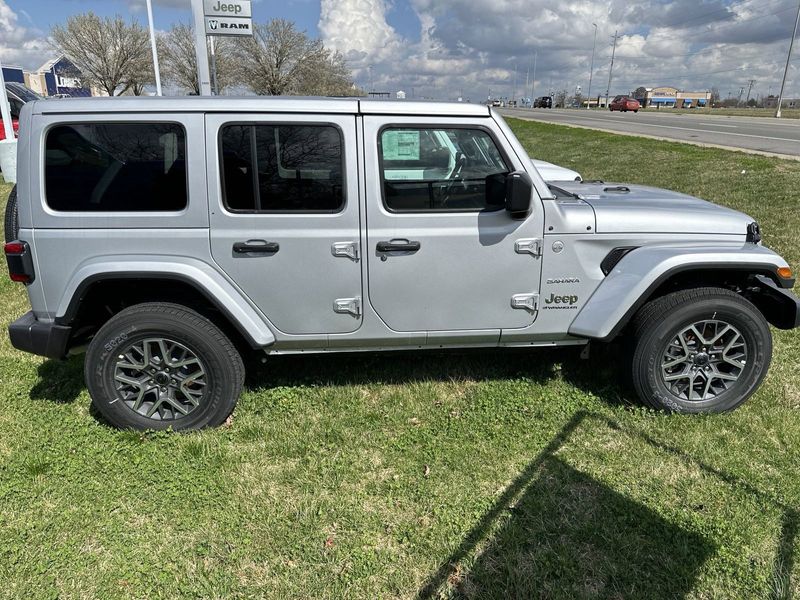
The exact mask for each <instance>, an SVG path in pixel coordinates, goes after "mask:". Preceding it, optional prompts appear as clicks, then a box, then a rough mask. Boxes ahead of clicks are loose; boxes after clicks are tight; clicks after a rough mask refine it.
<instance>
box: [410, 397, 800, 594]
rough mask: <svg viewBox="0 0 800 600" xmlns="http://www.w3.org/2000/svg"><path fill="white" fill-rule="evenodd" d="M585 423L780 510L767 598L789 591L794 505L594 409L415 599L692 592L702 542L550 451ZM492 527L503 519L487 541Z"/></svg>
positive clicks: (565, 432)
mask: <svg viewBox="0 0 800 600" xmlns="http://www.w3.org/2000/svg"><path fill="white" fill-rule="evenodd" d="M586 419H596V420H599V421H601V422H603V423H604V424H605V425H607V426H608V427H610V428H612V429H614V430H617V431H620V433H624V434H627V435H631V436H634V437H638V438H639V439H640V440H642V441H644V442H645V443H647V444H649V445H651V446H653V447H654V448H657V449H659V450H661V451H663V452H665V453H667V454H670V455H673V456H674V457H675V458H677V459H678V460H680V461H682V462H685V463H687V464H691V465H693V466H695V467H697V468H699V469H700V470H702V471H703V472H704V473H706V474H707V475H709V476H712V477H715V478H718V479H720V480H721V481H724V482H725V483H727V484H728V485H730V486H734V487H737V488H739V489H741V490H744V491H746V492H747V493H750V494H752V495H754V496H756V497H758V498H760V499H762V500H765V501H767V502H770V503H772V504H773V505H775V506H776V507H778V508H779V509H780V510H782V511H783V515H784V516H783V520H782V524H781V531H780V534H779V535H780V537H779V539H778V544H777V551H776V555H775V558H774V561H773V573H772V589H771V590H769V594H768V595H769V596H770V597H773V598H789V597H790V596H791V589H792V585H791V573H792V569H793V567H794V563H793V548H794V543H795V539H796V537H797V534H798V526H799V525H800V515H798V512H797V510H796V509H795V508H794V507H791V506H786V505H785V504H784V503H783V502H782V501H781V500H780V499H778V498H775V497H774V496H772V495H771V494H769V493H764V492H762V491H760V490H758V489H757V488H755V487H753V486H752V485H750V484H749V483H747V482H746V481H742V480H740V479H738V478H737V477H735V476H733V475H731V474H729V473H726V472H724V471H722V470H720V469H717V468H716V467H713V466H711V465H708V464H706V463H704V462H703V461H699V460H697V459H695V458H693V457H692V456H691V455H689V454H688V453H686V452H684V451H683V450H681V449H679V448H676V447H674V446H670V445H668V444H665V443H663V442H661V441H659V440H657V439H655V438H653V437H652V436H649V435H647V434H644V433H641V432H638V431H635V430H632V429H629V428H626V427H623V426H622V425H620V424H619V423H618V422H616V421H614V420H611V419H608V418H606V417H603V416H601V415H597V414H594V413H590V412H587V411H579V412H578V413H576V414H575V415H573V417H572V418H571V419H570V420H569V421H568V422H567V423H566V424H565V425H564V427H563V428H562V429H561V431H560V432H559V433H558V434H557V435H556V436H555V437H554V438H553V439H552V440H551V441H550V443H549V444H548V445H547V446H546V447H545V448H544V449H543V450H542V452H541V453H539V455H538V456H537V457H536V458H535V459H534V460H533V461H531V462H530V463H529V464H528V466H527V467H526V468H525V470H524V471H523V472H522V473H521V474H520V475H519V476H518V477H517V478H516V479H515V480H514V481H513V482H512V483H511V484H510V485H509V486H508V487H507V488H506V490H505V491H504V492H503V494H502V495H501V496H500V497H499V498H498V499H497V501H496V502H495V503H494V504H493V506H492V507H491V508H490V509H489V510H488V511H487V512H486V513H485V514H484V515H483V517H482V518H481V520H480V521H479V522H478V523H477V524H476V525H475V527H473V529H472V530H471V531H470V532H469V533H468V534H467V535H466V537H465V538H464V539H463V540H462V542H461V544H460V545H459V547H458V548H457V549H456V550H455V551H454V552H453V554H452V555H451V556H450V557H449V558H448V560H446V561H445V562H443V563H442V564H441V565H440V566H439V568H438V569H437V570H436V571H435V572H433V573H432V574H431V575H430V576H429V577H428V579H427V581H426V582H425V584H424V585H423V586H422V587H421V588H420V590H419V592H418V594H417V598H418V600H421V599H428V598H434V597H438V596H440V595H447V596H456V597H459V596H463V597H468V598H475V597H478V598H513V597H516V598H532V597H544V598H554V597H556V598H580V597H593V598H594V597H615V598H616V597H619V598H682V597H685V596H686V595H687V594H688V593H689V592H690V591H691V590H692V586H693V585H694V581H695V579H696V577H697V574H698V571H699V569H700V567H701V566H702V564H703V562H704V561H705V560H706V559H707V558H708V557H709V556H711V554H712V553H713V552H714V550H715V548H714V546H713V545H712V544H711V543H710V542H709V541H708V540H706V539H705V538H703V537H702V536H701V535H699V534H698V533H696V532H691V531H686V530H684V529H682V528H680V527H678V526H676V525H674V524H671V523H669V522H667V521H665V520H664V519H663V518H661V517H660V516H658V515H657V514H655V513H654V512H652V511H651V510H649V509H648V508H646V507H644V506H642V505H640V504H638V503H636V502H633V501H632V500H630V499H628V498H625V497H624V496H622V495H621V494H619V493H618V492H615V491H613V490H611V489H610V488H608V487H607V486H605V485H603V484H601V483H599V482H597V481H595V480H594V479H592V478H591V477H589V476H587V475H586V474H584V473H581V472H580V471H577V470H576V469H575V468H573V467H571V466H569V465H567V464H566V463H564V462H563V461H562V460H560V459H559V458H557V457H556V453H557V452H558V450H559V449H560V448H561V447H562V446H564V444H565V443H566V442H567V441H568V439H569V438H570V437H571V436H572V434H573V433H575V431H576V430H577V429H578V427H579V426H580V425H581V423H582V422H583V421H585V420H586ZM509 513H510V514H509ZM498 523H502V524H501V525H500V527H499V528H498V531H497V533H495V534H494V536H493V537H491V538H490V532H491V531H492V530H494V529H495V527H496V525H497V524H498ZM476 552H477V553H478V554H477V556H476V557H475V560H474V563H472V564H470V557H471V556H474V555H475V554H476ZM448 585H449V586H450V587H451V589H450V590H449V592H448V591H447V590H446V589H445V586H448Z"/></svg>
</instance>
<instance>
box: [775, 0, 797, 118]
mask: <svg viewBox="0 0 800 600" xmlns="http://www.w3.org/2000/svg"><path fill="white" fill-rule="evenodd" d="M798 23H800V2H798V4H797V18H796V19H795V20H794V30H792V39H791V40H790V41H789V55H788V56H787V57H786V68H785V69H784V70H783V81H782V82H781V93H780V94H778V110H776V111H775V118H776V119H780V118H781V104H782V103H783V90H784V88H785V87H786V76H787V75H788V74H789V63H790V62H792V48H793V47H794V38H795V37H797V25H798Z"/></svg>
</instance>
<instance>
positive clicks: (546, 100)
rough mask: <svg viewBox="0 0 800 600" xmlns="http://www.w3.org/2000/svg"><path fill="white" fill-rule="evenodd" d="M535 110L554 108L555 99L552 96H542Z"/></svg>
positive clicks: (537, 101) (535, 105)
mask: <svg viewBox="0 0 800 600" xmlns="http://www.w3.org/2000/svg"><path fill="white" fill-rule="evenodd" d="M534 108H553V99H552V98H551V97H550V96H542V97H541V98H538V99H537V100H536V104H534Z"/></svg>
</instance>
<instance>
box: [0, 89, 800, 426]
mask: <svg viewBox="0 0 800 600" xmlns="http://www.w3.org/2000/svg"><path fill="white" fill-rule="evenodd" d="M21 129H22V135H21V138H20V142H19V157H18V163H19V177H18V181H19V183H18V190H17V192H18V195H16V197H15V198H12V200H11V202H10V203H9V209H8V214H7V219H6V236H7V240H6V241H7V243H6V245H5V253H6V256H7V258H8V264H9V269H10V273H11V276H12V278H13V279H14V280H15V281H20V282H23V283H24V284H25V285H26V286H27V292H28V297H29V299H30V304H31V307H32V310H31V312H29V313H27V314H26V315H24V316H23V317H22V318H20V319H19V320H17V321H16V322H14V323H13V324H12V325H11V326H10V328H9V332H10V336H11V341H12V343H13V345H14V346H15V347H16V348H19V349H20V350H24V351H27V352H33V353H36V354H40V355H44V356H48V357H51V358H62V357H64V356H66V355H67V354H69V353H74V352H78V351H81V350H84V349H85V350H86V361H85V364H86V367H85V373H86V383H87V385H88V388H89V392H90V393H91V396H92V399H93V401H94V403H95V405H96V407H97V408H98V409H99V411H100V412H101V413H102V414H103V415H104V416H105V418H107V419H108V421H109V422H111V423H112V424H114V425H116V426H119V427H126V428H134V429H145V428H147V429H164V428H173V429H176V430H177V429H195V428H200V427H205V426H213V425H219V424H220V423H222V422H224V421H225V419H226V417H228V415H229V414H230V413H231V411H232V410H233V408H234V405H235V403H236V400H237V397H238V396H239V394H240V392H241V389H242V384H243V379H244V367H243V362H242V358H241V356H242V353H243V352H245V351H247V350H257V351H260V352H262V353H265V354H267V355H273V354H289V353H301V352H304V353H308V352H355V351H375V350H399V349H408V350H419V349H426V348H467V347H473V348H487V349H488V348H497V347H518V348H519V347H537V346H566V345H575V346H578V345H585V344H587V343H588V342H590V341H593V340H598V341H608V340H612V339H614V338H616V337H617V336H623V338H624V340H625V342H626V343H627V347H628V348H629V349H630V353H629V357H628V359H627V360H628V365H629V366H628V370H629V372H630V376H631V379H632V384H633V387H634V389H635V390H636V392H637V394H638V395H639V397H640V398H641V400H642V401H643V402H645V403H646V404H648V405H650V406H652V407H655V408H659V409H665V410H669V411H675V412H686V413H695V412H719V411H726V410H730V409H733V408H734V407H736V406H737V405H739V404H740V403H742V402H743V401H744V400H745V399H747V398H748V397H749V396H750V395H751V394H752V393H753V392H754V391H755V390H756V388H757V387H758V386H759V384H760V383H761V381H762V380H763V378H764V376H765V374H766V372H767V369H768V367H769V364H770V359H771V354H772V341H771V335H770V329H769V326H768V323H771V324H772V325H774V326H775V327H779V328H784V329H788V328H793V327H797V326H798V319H799V318H800V304H799V303H798V300H797V298H796V297H795V296H793V295H792V294H791V293H790V292H789V291H788V290H789V289H790V288H792V286H793V284H794V279H793V276H792V272H791V270H790V269H789V265H787V263H786V261H785V260H783V259H782V258H781V257H780V256H778V255H777V254H775V253H774V252H772V251H770V250H769V249H767V248H765V247H764V246H762V245H761V236H760V233H759V228H758V225H757V224H756V223H755V222H753V220H752V219H751V218H749V217H747V216H746V215H744V214H741V213H738V212H736V211H733V210H729V209H726V208H722V207H719V206H715V205H713V204H710V203H708V202H704V201H703V200H698V199H697V198H692V197H690V196H686V195H683V194H678V193H673V192H668V191H664V190H659V189H653V188H648V187H643V186H633V185H618V184H610V183H604V182H602V181H576V180H575V179H574V178H572V177H571V175H570V177H571V179H570V180H565V181H549V182H546V181H545V180H544V179H543V178H542V177H541V176H540V174H539V172H538V171H537V170H536V167H535V166H534V163H532V162H531V160H530V158H529V157H528V155H527V153H526V151H525V149H524V148H523V147H522V146H521V145H520V143H519V141H517V139H516V138H515V137H514V134H513V133H512V132H511V130H510V129H509V127H508V126H507V125H506V123H505V122H504V121H503V119H502V118H501V117H500V116H499V115H497V113H495V112H494V111H493V110H492V109H491V108H490V107H485V106H478V105H466V104H438V103H417V102H404V101H400V102H392V101H364V100H361V99H298V98H242V99H230V98H224V99H223V98H113V99H85V100H84V99H77V100H67V101H60V102H33V103H30V104H28V105H27V106H26V107H25V109H24V110H23V112H22V116H21Z"/></svg>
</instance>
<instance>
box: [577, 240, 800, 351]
mask: <svg viewBox="0 0 800 600" xmlns="http://www.w3.org/2000/svg"><path fill="white" fill-rule="evenodd" d="M787 266H788V264H787V263H786V261H785V260H783V258H781V257H780V256H779V255H778V254H776V253H775V252H773V251H772V250H770V249H769V248H765V247H764V246H758V245H756V244H749V243H748V244H744V245H743V246H738V245H737V246H694V247H686V246H683V247H681V246H645V247H642V248H638V249H636V250H633V251H631V252H629V253H628V254H627V255H625V257H624V258H623V259H622V260H620V261H619V263H617V265H616V266H615V267H614V269H613V270H612V271H611V272H610V273H609V274H608V275H607V276H606V278H605V279H604V280H603V281H602V282H601V283H600V285H599V286H598V287H597V289H596V290H595V292H594V294H592V296H591V298H589V300H588V301H587V302H586V304H585V305H584V306H583V308H582V309H581V311H580V312H579V313H578V315H577V316H576V317H575V320H574V321H573V322H572V324H571V325H570V327H569V333H570V335H573V336H576V337H583V338H590V339H599V340H610V339H613V338H614V337H616V335H617V334H618V333H619V332H620V331H621V330H622V328H623V327H625V325H627V324H628V322H629V321H630V319H631V318H632V317H633V315H634V314H636V311H638V310H639V308H641V306H642V305H643V304H644V303H645V302H647V300H648V299H649V298H650V295H651V294H652V293H653V292H654V291H655V290H656V289H657V288H658V287H659V286H660V285H662V284H663V283H664V282H665V281H667V280H668V279H669V278H670V277H672V276H673V275H676V274H678V273H681V272H686V271H692V270H701V269H715V270H736V271H746V272H749V273H752V274H762V275H763V274H769V275H770V276H772V277H775V276H776V275H775V273H776V271H777V270H778V268H780V267H787Z"/></svg>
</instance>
